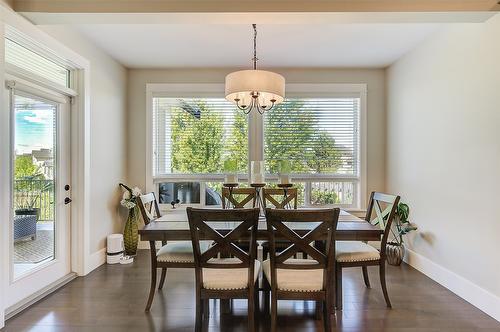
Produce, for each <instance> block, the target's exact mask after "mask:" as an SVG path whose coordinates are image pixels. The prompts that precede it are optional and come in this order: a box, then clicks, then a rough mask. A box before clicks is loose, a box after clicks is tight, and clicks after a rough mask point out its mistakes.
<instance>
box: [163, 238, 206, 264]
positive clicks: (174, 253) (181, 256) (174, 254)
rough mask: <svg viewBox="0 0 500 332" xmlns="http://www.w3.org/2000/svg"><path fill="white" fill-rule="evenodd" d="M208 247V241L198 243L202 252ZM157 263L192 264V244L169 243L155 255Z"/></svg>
mask: <svg viewBox="0 0 500 332" xmlns="http://www.w3.org/2000/svg"><path fill="white" fill-rule="evenodd" d="M209 246H210V242H209V241H200V250H201V252H204V251H205V250H207V249H208V247H209ZM156 259H157V260H158V262H169V263H194V257H193V244H192V243H191V242H190V241H181V242H170V243H167V244H166V245H164V246H163V247H161V249H160V250H158V252H157V253H156Z"/></svg>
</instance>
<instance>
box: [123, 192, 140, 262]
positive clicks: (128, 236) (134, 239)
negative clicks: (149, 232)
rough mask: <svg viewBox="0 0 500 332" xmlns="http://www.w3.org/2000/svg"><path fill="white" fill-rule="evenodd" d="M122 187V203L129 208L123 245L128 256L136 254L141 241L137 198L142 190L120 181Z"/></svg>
mask: <svg viewBox="0 0 500 332" xmlns="http://www.w3.org/2000/svg"><path fill="white" fill-rule="evenodd" d="M120 187H122V188H123V189H125V191H124V192H123V196H122V199H121V201H120V204H121V205H122V206H123V207H125V208H127V209H128V217H127V222H126V223H125V229H124V230H123V246H124V247H125V253H126V254H127V255H128V256H135V255H136V254H137V245H138V243H139V233H138V232H139V226H138V221H139V213H140V212H139V211H138V208H137V198H138V197H139V196H140V195H141V190H140V189H139V188H137V187H134V188H133V189H132V188H130V187H128V186H127V185H125V184H123V183H120Z"/></svg>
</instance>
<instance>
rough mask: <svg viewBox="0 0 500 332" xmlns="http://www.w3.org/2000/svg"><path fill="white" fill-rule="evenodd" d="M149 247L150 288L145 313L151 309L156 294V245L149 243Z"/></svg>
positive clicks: (152, 242)
mask: <svg viewBox="0 0 500 332" xmlns="http://www.w3.org/2000/svg"><path fill="white" fill-rule="evenodd" d="M149 246H150V248H151V287H150V288H149V297H148V303H147V304H146V311H149V309H151V305H152V304H153V299H154V297H155V292H156V243H155V241H149Z"/></svg>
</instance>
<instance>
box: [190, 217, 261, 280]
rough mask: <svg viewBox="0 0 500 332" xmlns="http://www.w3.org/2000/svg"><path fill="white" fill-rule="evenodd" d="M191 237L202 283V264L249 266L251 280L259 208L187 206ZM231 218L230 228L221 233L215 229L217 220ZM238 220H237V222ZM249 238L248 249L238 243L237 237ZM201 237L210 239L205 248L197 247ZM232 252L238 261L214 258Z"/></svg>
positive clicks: (223, 267)
mask: <svg viewBox="0 0 500 332" xmlns="http://www.w3.org/2000/svg"><path fill="white" fill-rule="evenodd" d="M186 211H187V216H188V222H189V229H190V231H191V240H192V243H193V254H194V262H195V267H196V277H197V280H199V281H200V282H201V284H203V273H202V268H217V269H234V268H248V280H249V281H251V280H253V276H254V268H255V267H254V265H255V264H254V262H255V259H256V257H257V241H256V240H257V227H258V222H259V211H260V210H259V209H258V208H255V209H230V210H221V209H195V208H191V207H188V208H186ZM220 222H222V223H224V224H225V228H226V229H227V223H228V222H234V227H233V228H232V230H231V231H230V232H228V233H226V234H222V233H221V232H219V231H218V230H217V223H220ZM238 223H239V224H238ZM242 238H244V239H249V243H250V245H249V247H248V251H245V250H243V249H241V248H240V247H238V245H237V243H238V241H239V240H240V239H242ZM200 240H210V241H213V242H212V245H211V246H210V248H208V249H207V250H206V251H205V252H201V250H200ZM219 254H220V255H221V256H229V255H231V256H233V257H236V258H238V259H239V261H240V262H235V263H226V264H223V263H221V262H220V261H219V262H214V261H213V259H214V258H217V257H218V256H219Z"/></svg>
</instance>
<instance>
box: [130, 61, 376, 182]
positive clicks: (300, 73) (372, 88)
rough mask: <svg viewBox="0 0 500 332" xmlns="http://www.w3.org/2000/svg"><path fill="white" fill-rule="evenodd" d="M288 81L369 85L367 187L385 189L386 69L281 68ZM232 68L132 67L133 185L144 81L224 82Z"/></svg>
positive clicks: (141, 143)
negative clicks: (180, 68) (161, 68)
mask: <svg viewBox="0 0 500 332" xmlns="http://www.w3.org/2000/svg"><path fill="white" fill-rule="evenodd" d="M276 71H277V72H279V73H281V74H283V75H284V76H285V78H286V80H287V82H288V83H366V84H367V85H368V100H367V104H368V107H367V109H368V111H367V114H368V121H367V123H368V157H367V159H368V174H367V177H368V179H367V182H368V183H367V186H368V188H367V190H368V192H369V191H371V190H384V189H385V188H384V187H385V141H384V140H385V134H384V132H385V72H384V70H383V69H359V70H358V69H342V70H335V69H303V70H302V69H280V70H276ZM229 72H231V69H184V70H179V69H171V70H160V69H158V70H155V69H151V70H142V69H131V70H129V76H128V101H129V108H128V112H129V114H128V116H129V132H130V133H133V136H134V139H133V140H131V141H129V144H128V153H129V156H130V157H131V158H129V159H130V160H129V174H128V175H129V176H128V178H129V179H130V181H131V183H132V184H133V185H137V186H140V187H141V188H144V187H145V178H146V171H145V166H146V162H145V158H146V150H145V146H146V132H145V130H146V84H147V83H223V82H224V78H225V75H226V74H228V73H229Z"/></svg>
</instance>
